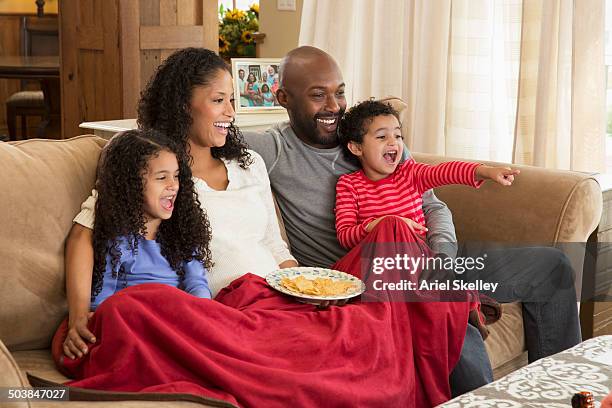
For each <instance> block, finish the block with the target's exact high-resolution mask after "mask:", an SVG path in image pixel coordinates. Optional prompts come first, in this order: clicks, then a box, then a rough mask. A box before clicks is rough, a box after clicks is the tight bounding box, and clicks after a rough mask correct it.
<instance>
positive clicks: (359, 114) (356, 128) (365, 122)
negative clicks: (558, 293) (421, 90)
mask: <svg viewBox="0 0 612 408" xmlns="http://www.w3.org/2000/svg"><path fill="white" fill-rule="evenodd" d="M386 115H393V116H395V118H396V119H397V121H398V122H400V126H401V121H400V117H399V113H398V112H397V111H396V110H395V109H394V108H393V107H392V106H391V104H389V103H386V102H380V101H374V100H368V101H363V102H360V103H358V104H357V105H355V106H353V107H352V108H350V109H348V110H347V111H346V113H345V114H344V116H343V117H342V119H340V124H339V126H338V141H339V142H340V145H341V146H342V150H343V152H344V154H345V156H346V157H347V159H349V160H350V161H352V162H353V163H355V164H357V165H359V159H357V157H356V156H355V155H354V154H353V153H352V152H351V151H350V150H349V148H348V144H349V142H354V143H363V136H364V135H365V134H366V133H368V126H370V124H371V123H372V121H373V120H374V118H375V117H377V116H386Z"/></svg>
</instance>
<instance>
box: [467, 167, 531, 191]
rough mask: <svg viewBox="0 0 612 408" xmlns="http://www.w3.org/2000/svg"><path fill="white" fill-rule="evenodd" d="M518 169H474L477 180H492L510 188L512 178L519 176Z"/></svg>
mask: <svg viewBox="0 0 612 408" xmlns="http://www.w3.org/2000/svg"><path fill="white" fill-rule="evenodd" d="M520 173H521V171H520V170H518V169H514V170H513V169H511V168H510V167H493V166H485V165H482V166H478V167H476V179H478V180H493V181H494V182H496V183H499V184H501V185H502V186H510V185H512V182H513V181H514V176H517V175H518V174H520Z"/></svg>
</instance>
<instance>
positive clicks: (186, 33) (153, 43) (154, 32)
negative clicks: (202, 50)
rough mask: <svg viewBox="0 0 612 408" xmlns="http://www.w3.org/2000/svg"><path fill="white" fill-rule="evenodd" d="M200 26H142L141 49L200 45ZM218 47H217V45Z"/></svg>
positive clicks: (165, 48) (201, 30)
mask: <svg viewBox="0 0 612 408" xmlns="http://www.w3.org/2000/svg"><path fill="white" fill-rule="evenodd" d="M203 32H204V28H203V27H202V26H142V27H140V49H141V50H168V49H176V48H185V47H202V46H205V45H204V44H202V38H203V37H204V34H203ZM217 48H218V47H217Z"/></svg>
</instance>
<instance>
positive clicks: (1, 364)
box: [0, 340, 30, 408]
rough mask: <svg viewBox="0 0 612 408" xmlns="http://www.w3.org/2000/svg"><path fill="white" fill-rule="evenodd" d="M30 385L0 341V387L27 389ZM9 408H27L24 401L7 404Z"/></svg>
mask: <svg viewBox="0 0 612 408" xmlns="http://www.w3.org/2000/svg"><path fill="white" fill-rule="evenodd" d="M29 386H30V384H29V383H28V381H27V380H26V379H25V377H24V376H23V374H21V371H20V370H19V366H17V362H16V361H15V359H14V358H13V356H12V355H11V353H10V352H9V351H8V349H7V348H6V346H5V345H4V343H2V341H1V340H0V387H11V388H14V387H29ZM9 405H10V406H11V407H16V408H17V407H29V406H30V404H29V403H28V402H26V401H20V402H15V403H11V404H9Z"/></svg>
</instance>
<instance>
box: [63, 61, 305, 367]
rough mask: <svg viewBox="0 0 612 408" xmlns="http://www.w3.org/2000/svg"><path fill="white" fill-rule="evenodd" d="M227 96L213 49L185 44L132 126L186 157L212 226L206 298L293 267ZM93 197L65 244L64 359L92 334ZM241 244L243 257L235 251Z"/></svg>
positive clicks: (256, 160) (227, 82)
mask: <svg viewBox="0 0 612 408" xmlns="http://www.w3.org/2000/svg"><path fill="white" fill-rule="evenodd" d="M180 67H188V70H187V71H186V70H184V69H179V68H180ZM251 75H252V74H251ZM233 100H234V97H233V88H232V78H231V75H230V73H229V69H228V68H227V66H226V64H225V62H224V61H223V60H222V59H221V58H219V57H218V56H217V55H216V54H214V53H213V52H212V51H209V50H203V49H186V50H183V51H182V52H178V53H175V54H173V55H171V56H170V57H169V58H168V59H167V60H166V61H165V62H164V64H162V65H161V66H160V68H159V69H158V71H157V72H156V74H155V77H154V78H153V79H152V80H151V82H150V83H149V85H148V87H147V88H146V89H145V91H144V93H143V95H142V98H141V100H140V103H139V106H138V125H139V127H141V128H149V129H156V130H158V131H161V132H162V133H165V134H166V135H169V136H171V137H173V138H175V139H176V140H177V141H178V142H179V144H180V145H181V146H183V147H184V149H185V151H186V153H187V154H189V155H190V156H191V171H192V174H193V177H194V181H195V188H196V191H197V193H198V198H199V200H200V202H201V203H202V204H203V206H204V209H205V211H206V213H207V215H208V218H209V221H210V225H211V229H212V230H213V231H214V235H213V236H214V239H212V240H211V242H210V250H211V253H212V259H213V261H214V266H213V267H212V268H211V270H210V275H209V280H210V282H209V283H210V287H211V290H212V293H213V296H214V295H216V294H217V292H218V291H219V290H220V289H221V288H223V287H225V286H227V285H228V284H229V283H230V282H231V281H233V280H234V279H236V278H237V277H239V276H241V275H242V274H243V273H245V272H247V271H248V272H252V273H254V274H256V275H259V276H265V275H266V274H267V273H268V272H270V271H272V270H275V269H277V268H287V267H291V266H297V262H296V261H295V258H293V256H291V254H290V253H289V250H288V249H287V245H286V243H285V242H284V241H283V240H282V238H281V235H280V231H279V227H278V222H277V218H276V212H275V209H274V204H273V202H272V195H271V192H270V182H269V180H268V175H267V172H266V168H265V165H264V163H263V159H262V158H261V157H260V156H259V155H258V154H257V153H255V152H254V151H252V150H248V149H247V147H246V145H245V143H244V141H243V139H242V135H241V134H240V132H239V130H238V129H237V128H236V127H235V126H234V124H233V119H234V109H233V105H232V104H233ZM96 195H97V193H96V192H95V191H94V193H93V196H92V197H90V198H88V199H87V201H86V202H85V203H83V206H82V208H83V209H82V211H81V212H80V213H79V214H78V215H77V216H76V218H75V224H74V225H73V227H72V230H71V232H70V235H69V237H68V241H67V243H66V287H67V294H68V309H69V324H68V327H69V330H68V335H67V337H66V340H65V342H64V352H65V354H66V355H67V356H68V357H74V356H78V357H80V356H82V353H84V352H87V345H86V344H85V342H84V341H83V339H91V338H92V337H93V335H92V334H91V332H89V330H88V329H87V321H88V315H89V306H90V305H89V292H90V289H91V271H92V269H93V252H92V228H93V208H94V203H95V196H96ZM238 231H240V233H237V232H238ZM245 248H248V250H249V256H248V257H236V256H235V254H236V253H240V252H242V251H244V249H245Z"/></svg>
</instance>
